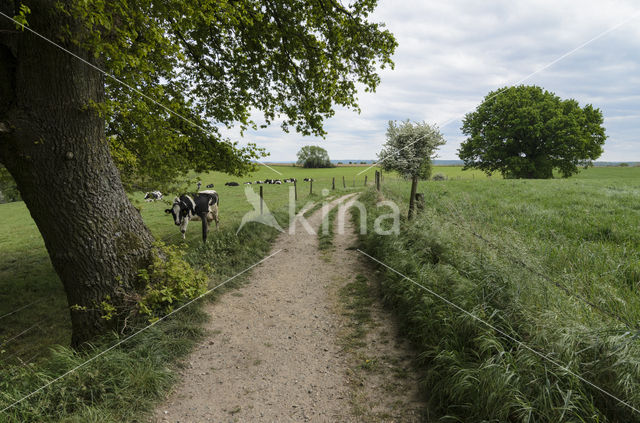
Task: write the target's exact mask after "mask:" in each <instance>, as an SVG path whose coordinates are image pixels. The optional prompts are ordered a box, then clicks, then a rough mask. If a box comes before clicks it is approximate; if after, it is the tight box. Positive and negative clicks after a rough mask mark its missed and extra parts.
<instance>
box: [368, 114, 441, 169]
mask: <svg viewBox="0 0 640 423" xmlns="http://www.w3.org/2000/svg"><path fill="white" fill-rule="evenodd" d="M445 143H446V141H445V140H444V137H443V136H442V134H441V133H440V130H439V129H438V127H437V126H436V125H429V124H428V123H426V122H418V123H415V124H414V123H411V122H410V121H409V120H406V121H404V122H400V123H396V122H394V121H389V126H388V127H387V141H386V143H385V144H384V146H383V149H382V150H381V151H380V153H379V154H378V159H379V160H378V163H380V166H381V167H382V168H383V169H384V170H387V171H396V172H398V173H399V174H400V175H402V176H403V177H405V178H418V179H429V177H430V176H431V161H432V158H433V156H434V154H435V152H436V150H437V149H438V147H440V146H441V145H444V144H445Z"/></svg>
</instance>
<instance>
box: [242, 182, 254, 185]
mask: <svg viewBox="0 0 640 423" xmlns="http://www.w3.org/2000/svg"><path fill="white" fill-rule="evenodd" d="M252 183H253V182H245V183H244V184H245V185H251V184H252Z"/></svg>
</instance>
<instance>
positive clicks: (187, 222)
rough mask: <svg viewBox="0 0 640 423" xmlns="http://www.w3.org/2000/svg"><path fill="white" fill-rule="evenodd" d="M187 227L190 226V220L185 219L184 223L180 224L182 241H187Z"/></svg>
mask: <svg viewBox="0 0 640 423" xmlns="http://www.w3.org/2000/svg"><path fill="white" fill-rule="evenodd" d="M187 225H189V218H187V217H185V218H184V219H182V223H181V224H180V232H182V239H186V235H185V234H186V233H187Z"/></svg>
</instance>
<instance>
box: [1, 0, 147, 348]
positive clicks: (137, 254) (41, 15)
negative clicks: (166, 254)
mask: <svg viewBox="0 0 640 423" xmlns="http://www.w3.org/2000/svg"><path fill="white" fill-rule="evenodd" d="M8 3H12V2H6V1H3V0H0V8H2V11H3V12H5V13H7V14H9V15H11V14H12V12H13V10H7V9H9V7H8V6H7V4H8ZM34 3H35V4H34ZM53 5H54V2H51V1H49V0H42V1H34V2H31V3H30V7H31V10H32V11H33V13H32V15H30V16H29V17H28V19H29V24H30V27H31V28H33V29H34V30H36V31H38V32H40V33H42V34H43V35H45V36H46V37H49V38H51V39H53V40H56V41H57V40H58V38H57V35H58V33H59V32H58V28H60V27H62V24H64V23H68V24H71V30H72V32H73V31H74V29H77V27H76V26H73V22H61V21H60V20H59V18H60V16H56V15H54V11H53V9H52V8H53ZM3 6H4V7H3ZM0 20H2V22H0V33H4V38H0V59H1V60H0V162H1V163H3V164H4V165H5V166H6V167H7V169H8V170H9V172H10V173H11V175H12V176H13V177H14V179H15V180H16V183H17V185H18V188H19V189H20V193H21V194H22V198H23V199H24V202H25V204H26V205H27V207H28V209H29V212H30V213H31V216H32V217H33V220H34V221H35V222H36V224H37V226H38V228H39V230H40V232H41V234H42V237H43V238H44V242H45V245H46V247H47V250H48V252H49V256H50V258H51V262H52V263H53V266H54V268H55V270H56V272H57V273H58V275H59V276H60V279H61V280H62V283H63V284H64V288H65V291H66V294H67V298H68V301H69V305H70V306H71V307H70V313H71V321H72V325H73V344H74V345H76V346H78V345H80V344H82V343H83V342H84V341H87V340H90V339H91V338H93V337H95V336H96V335H97V334H100V333H103V332H105V331H106V330H108V329H110V328H112V327H113V325H114V324H117V321H118V318H117V316H114V318H113V319H111V320H107V319H104V318H103V317H102V316H103V315H105V314H106V313H105V312H104V310H103V309H102V306H101V304H102V303H103V302H105V303H108V304H110V305H113V306H115V307H116V308H118V309H119V310H120V311H122V312H123V313H126V311H127V310H126V307H127V305H129V304H131V295H132V293H133V282H134V280H135V276H136V274H137V270H138V269H140V268H142V267H145V266H146V265H147V264H148V263H149V262H150V259H151V248H150V247H151V243H152V242H153V238H152V236H151V234H150V232H149V231H148V229H147V228H146V227H145V225H144V223H143V221H142V218H141V216H140V213H139V212H138V211H137V210H136V209H135V208H134V207H133V205H132V204H131V203H130V202H129V200H128V198H127V196H126V194H125V192H124V190H123V188H122V183H121V181H120V175H119V173H118V170H117V169H116V167H115V165H114V163H113V161H112V159H111V156H110V154H109V149H108V146H107V143H106V140H105V126H104V119H103V118H101V117H100V116H98V114H97V113H96V111H95V110H94V109H93V108H92V107H91V106H90V103H91V102H100V101H102V100H103V96H104V81H103V77H102V75H101V74H100V73H98V72H96V70H95V69H92V68H91V67H89V66H88V65H87V64H85V63H82V62H81V61H80V60H78V59H77V58H74V57H72V56H71V55H70V54H68V53H66V52H64V51H62V50H60V49H58V48H56V47H55V46H53V45H51V44H50V43H48V42H46V41H44V40H42V39H41V38H38V37H37V36H34V35H32V34H31V33H29V32H27V31H23V32H19V33H8V32H7V30H15V26H14V25H13V24H10V23H9V24H7V22H6V19H4V18H2V17H0ZM2 30H4V31H2ZM7 34H9V35H7ZM65 47H66V48H68V49H70V50H72V51H73V52H74V53H76V54H78V55H79V56H81V57H84V58H87V59H88V60H93V59H92V58H91V55H89V54H87V53H86V52H82V51H79V49H78V48H76V47H74V46H70V45H66V46H65ZM76 305H77V306H79V307H73V306H76Z"/></svg>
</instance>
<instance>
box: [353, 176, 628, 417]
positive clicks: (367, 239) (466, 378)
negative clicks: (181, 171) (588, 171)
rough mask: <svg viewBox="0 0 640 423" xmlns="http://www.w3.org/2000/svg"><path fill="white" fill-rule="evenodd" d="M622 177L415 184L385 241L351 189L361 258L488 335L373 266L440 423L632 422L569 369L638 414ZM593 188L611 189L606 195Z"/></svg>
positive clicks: (372, 212) (397, 188)
mask: <svg viewBox="0 0 640 423" xmlns="http://www.w3.org/2000/svg"><path fill="white" fill-rule="evenodd" d="M385 185H386V186H385V190H384V195H385V196H386V197H387V198H391V199H394V200H397V201H398V202H399V203H400V204H404V203H405V201H404V199H405V198H407V197H408V187H407V186H406V184H405V183H404V182H401V181H397V182H393V181H390V180H388V182H386V183H385ZM636 185H637V182H636V181H635V180H629V182H627V183H623V182H621V181H620V180H619V179H612V180H610V181H603V180H593V181H587V180H582V181H579V180H573V179H570V180H560V181H558V180H555V181H495V180H494V181H474V182H469V181H447V182H428V183H423V184H422V185H421V187H420V190H421V191H423V192H424V193H425V198H426V204H427V207H426V209H425V211H424V212H423V213H422V214H421V215H420V217H419V218H418V219H416V220H415V221H414V222H412V223H407V222H403V225H402V230H401V234H400V235H399V236H376V235H375V234H374V233H373V231H372V230H371V229H372V223H373V221H374V219H375V218H376V217H377V216H378V215H379V214H380V213H384V212H385V211H384V210H380V209H377V208H376V207H375V202H376V201H377V195H376V194H375V193H374V192H368V193H366V194H365V195H363V196H362V197H361V199H362V200H363V201H364V202H365V203H366V205H367V210H368V222H367V224H368V226H369V232H368V235H366V236H364V237H363V238H362V244H363V248H364V249H365V251H367V253H369V254H371V255H372V256H374V257H376V258H377V259H379V260H381V261H383V262H385V263H386V264H387V265H389V266H391V267H393V268H394V269H396V270H397V271H399V272H401V273H402V274H404V275H406V276H408V277H410V278H411V279H413V280H414V281H415V282H417V283H419V284H421V285H423V286H425V287H427V288H429V289H431V290H433V291H435V292H436V293H438V294H439V295H442V296H443V297H445V298H447V299H448V300H450V301H452V302H453V303H455V304H457V305H459V306H460V307H462V308H463V309H465V310H467V311H469V312H471V313H473V314H474V315H475V316H477V317H478V318H479V319H482V320H484V321H485V322H487V323H489V324H490V325H491V326H493V327H495V328H497V329H499V331H496V330H494V329H492V328H491V327H489V326H487V325H484V324H481V323H479V322H478V321H477V320H475V319H474V318H472V317H470V316H469V315H466V314H464V313H462V312H460V311H459V310H457V309H455V308H454V307H451V306H450V305H448V304H447V303H445V302H443V301H442V300H440V299H438V298H436V297H435V296H433V295H431V294H430V293H428V292H427V291H425V290H423V289H421V288H419V287H418V286H416V285H415V284H413V283H412V282H410V281H408V280H407V279H404V278H402V277H400V276H398V275H397V274H395V273H393V272H391V271H388V270H386V271H385V273H384V274H385V277H384V281H383V282H382V292H383V293H384V300H385V302H386V303H387V304H388V305H389V306H390V307H392V308H393V310H395V311H396V313H397V314H398V315H400V316H401V320H402V321H403V322H404V334H405V335H406V336H408V337H410V338H411V340H412V341H413V342H414V343H415V344H416V345H417V346H418V348H419V350H420V351H421V354H420V357H419V359H420V361H421V363H422V365H423V366H424V367H425V369H426V377H425V379H424V381H423V383H424V387H425V392H427V393H428V397H427V400H428V401H429V402H430V405H431V408H432V409H433V411H434V412H435V414H436V415H438V416H439V418H440V420H441V421H456V422H458V421H465V422H468V421H495V422H503V421H513V422H560V421H589V422H605V421H610V422H634V421H640V414H639V413H637V412H634V411H633V410H632V409H631V408H629V407H627V406H624V405H622V404H621V403H620V402H618V401H616V400H615V399H613V398H612V397H610V396H608V395H606V394H603V393H602V391H600V390H599V389H597V388H594V387H593V386H592V385H590V384H589V383H585V382H584V381H583V380H581V379H579V378H578V377H576V376H575V375H579V376H581V377H583V378H584V379H586V380H588V381H589V382H591V383H593V384H594V385H596V386H597V387H599V388H601V389H603V390H605V391H607V392H609V393H611V394H612V395H614V396H616V397H618V398H620V399H622V400H624V401H626V402H628V403H629V404H631V405H632V406H634V407H636V408H640V367H639V363H640V344H639V342H640V341H638V340H637V336H636V335H637V334H638V332H637V331H638V329H637V322H639V321H640V319H639V317H640V315H639V313H640V303H639V301H640V296H639V295H638V292H637V291H638V283H639V280H638V275H639V274H638V273H637V265H638V258H639V256H638V249H637V245H638V244H637V242H638V235H637V231H635V230H634V228H636V227H637V224H634V225H633V226H630V227H625V226H624V223H625V222H631V221H633V220H634V219H637V217H638V212H637V210H638V209H637V208H633V207H629V206H630V205H632V203H633V202H634V201H633V199H634V198H633V196H634V195H635V196H636V197H635V200H637V191H635V190H636ZM606 186H612V187H615V194H613V197H612V193H611V190H610V189H606V188H605V189H603V187H606ZM634 191H635V192H636V193H634ZM630 196H631V197H632V198H629V197H630ZM597 205H600V207H598V206H597ZM612 214H613V215H614V216H616V218H611V215H612ZM636 222H637V220H636ZM598 228H605V229H606V228H609V230H604V231H602V230H598ZM593 234H599V235H597V236H592V235H593ZM476 235H480V236H481V237H482V238H479V237H478V236H476ZM486 241H489V242H486ZM521 263H525V264H526V266H527V267H526V268H525V267H523V266H522V264H521ZM543 275H544V276H543ZM550 281H553V282H557V283H559V284H562V286H564V287H567V289H568V290H569V291H570V292H571V293H575V294H574V295H567V293H566V292H565V291H564V290H562V289H560V288H558V287H557V286H556V285H555V284H554V283H551V282H550ZM578 297H580V298H582V299H584V300H587V301H589V302H591V303H592V304H594V305H596V306H597V307H598V308H599V309H600V311H599V310H597V309H594V308H593V307H592V306H590V305H588V304H587V303H585V302H584V301H582V300H581V299H579V298H578ZM612 314H615V315H616V316H621V317H622V318H623V320H624V321H627V322H631V327H628V326H627V325H625V324H623V323H621V322H620V321H618V320H616V319H615V318H611V317H610V315H612ZM504 334H507V335H509V336H508V337H507V336H504ZM513 339H516V340H518V341H520V342H521V343H519V342H514V341H513ZM523 344H524V345H526V346H529V347H530V348H532V349H534V350H536V351H539V352H540V353H542V354H544V355H546V356H548V358H550V359H552V360H554V361H556V362H557V363H561V364H562V365H561V366H558V365H556V364H553V363H552V362H550V361H548V360H545V359H543V358H541V357H540V356H539V355H537V354H536V353H534V352H532V351H531V350H529V349H527V348H526V347H524V346H523Z"/></svg>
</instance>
